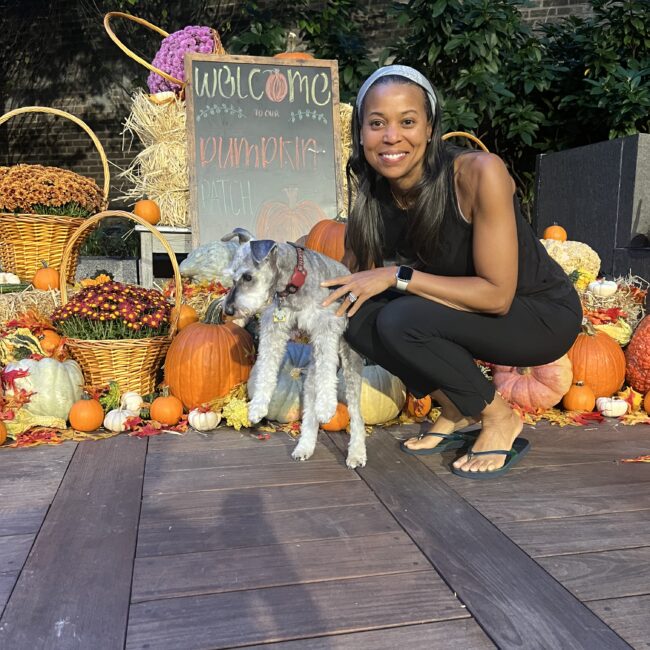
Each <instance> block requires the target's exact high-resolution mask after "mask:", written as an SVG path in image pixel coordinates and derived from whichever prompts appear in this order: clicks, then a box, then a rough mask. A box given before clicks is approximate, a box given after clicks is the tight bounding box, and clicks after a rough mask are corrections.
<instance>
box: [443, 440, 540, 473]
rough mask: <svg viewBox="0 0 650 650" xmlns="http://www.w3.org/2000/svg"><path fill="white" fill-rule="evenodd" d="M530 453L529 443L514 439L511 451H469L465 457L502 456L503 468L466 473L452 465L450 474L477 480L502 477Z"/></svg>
mask: <svg viewBox="0 0 650 650" xmlns="http://www.w3.org/2000/svg"><path fill="white" fill-rule="evenodd" d="M529 451H530V442H528V440H526V439H525V438H516V439H515V441H514V443H513V445H512V449H508V450H507V451H506V450H505V449H491V450H488V451H472V450H471V449H470V451H469V452H468V453H467V455H468V456H469V457H470V458H472V456H487V455H488V454H504V455H505V456H506V462H505V464H504V465H503V467H500V468H499V469H495V470H492V471H489V472H468V471H467V470H463V469H457V468H456V467H454V466H453V465H452V467H451V472H452V474H455V475H456V476H461V477H462V478H474V479H479V480H489V479H491V478H495V477H497V476H502V475H503V474H505V473H506V472H509V471H510V470H511V469H512V467H513V465H516V464H517V463H518V462H519V461H520V460H521V459H522V458H523V457H524V456H525V455H526V454H527V453H528V452H529Z"/></svg>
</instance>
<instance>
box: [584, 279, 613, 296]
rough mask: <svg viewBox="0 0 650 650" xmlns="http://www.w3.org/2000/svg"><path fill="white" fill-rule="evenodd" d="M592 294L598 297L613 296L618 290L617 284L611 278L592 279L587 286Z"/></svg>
mask: <svg viewBox="0 0 650 650" xmlns="http://www.w3.org/2000/svg"><path fill="white" fill-rule="evenodd" d="M587 289H589V291H591V293H593V294H594V296H598V297H599V298H607V296H613V295H614V294H615V293H616V292H617V291H618V285H617V284H616V282H614V281H613V280H604V279H602V278H601V279H600V280H594V281H593V282H590V283H589V286H588V287H587Z"/></svg>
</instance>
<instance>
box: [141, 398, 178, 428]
mask: <svg viewBox="0 0 650 650" xmlns="http://www.w3.org/2000/svg"><path fill="white" fill-rule="evenodd" d="M149 415H150V416H151V419H152V420H155V421H156V422H160V424H165V425H167V426H168V427H173V426H174V425H175V424H178V421H179V420H180V419H181V417H183V404H182V402H181V401H180V400H179V399H178V397H174V396H173V395H163V396H161V397H156V399H155V400H154V401H153V402H151V407H150V408H149Z"/></svg>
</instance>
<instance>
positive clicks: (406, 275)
mask: <svg viewBox="0 0 650 650" xmlns="http://www.w3.org/2000/svg"><path fill="white" fill-rule="evenodd" d="M412 277H413V269H412V268H411V267H410V266H400V267H399V269H398V270H397V278H398V279H399V280H404V282H408V281H409V280H410V279H411V278H412Z"/></svg>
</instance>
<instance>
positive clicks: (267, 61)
mask: <svg viewBox="0 0 650 650" xmlns="http://www.w3.org/2000/svg"><path fill="white" fill-rule="evenodd" d="M197 61H198V62H205V61H213V62H215V63H232V64H250V65H264V66H273V67H274V68H277V69H283V68H294V69H301V68H326V69H328V70H329V72H330V79H331V104H329V105H327V110H328V111H329V110H331V125H332V128H331V131H332V136H333V147H334V161H333V164H334V181H335V184H336V188H335V194H334V195H335V201H336V206H335V209H336V214H337V215H338V214H339V213H340V212H341V209H342V206H343V202H344V197H343V182H342V170H341V125H340V115H339V103H340V102H339V74H338V62H337V61H335V60H329V59H300V60H294V59H276V58H273V57H256V56H243V55H217V54H199V53H188V54H186V56H185V79H186V82H187V84H186V88H185V99H186V111H187V119H186V131H187V141H188V146H187V159H188V170H189V187H190V196H189V214H190V225H191V230H192V246H193V247H194V248H196V247H197V246H199V245H201V244H205V243H207V240H202V239H203V238H202V233H201V220H200V216H199V205H198V201H199V197H198V182H199V179H198V174H197V169H196V145H195V138H196V123H195V108H196V107H195V105H194V92H193V84H195V83H196V80H195V79H194V75H193V63H195V62H197ZM242 99H243V97H242ZM228 101H229V102H236V95H235V96H234V97H233V98H231V99H228ZM327 216H328V217H330V218H333V217H335V216H336V215H327ZM225 232H227V230H226V231H225ZM225 232H224V233H223V234H225Z"/></svg>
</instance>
